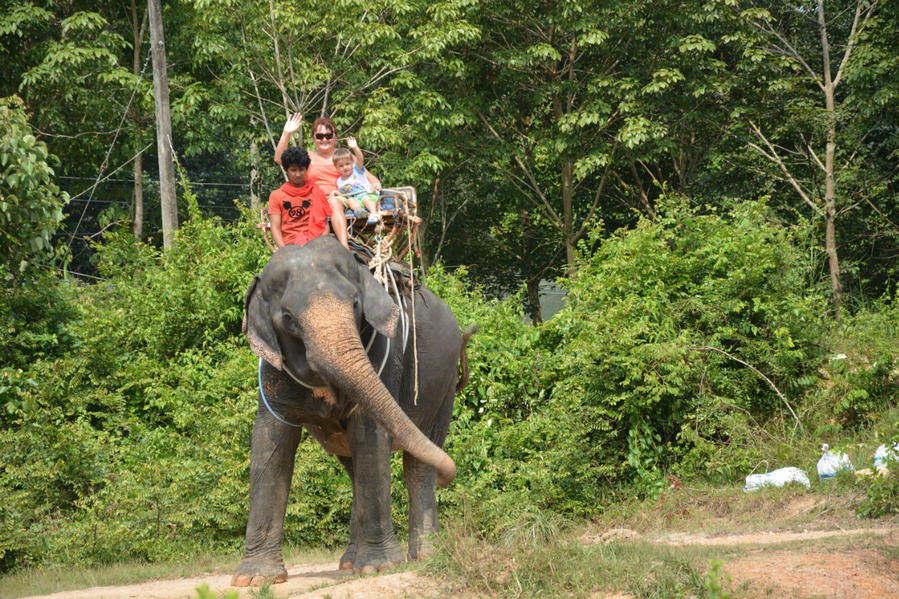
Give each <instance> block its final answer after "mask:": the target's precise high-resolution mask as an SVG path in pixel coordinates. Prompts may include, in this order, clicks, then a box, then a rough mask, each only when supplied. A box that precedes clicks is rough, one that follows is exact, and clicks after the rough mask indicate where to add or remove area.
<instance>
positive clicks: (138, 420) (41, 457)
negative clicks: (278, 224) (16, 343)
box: [0, 216, 267, 569]
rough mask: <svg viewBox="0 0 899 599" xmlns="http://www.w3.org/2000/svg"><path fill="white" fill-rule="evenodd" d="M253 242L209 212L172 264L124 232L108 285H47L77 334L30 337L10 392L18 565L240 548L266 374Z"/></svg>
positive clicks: (9, 381) (105, 257)
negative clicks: (255, 307)
mask: <svg viewBox="0 0 899 599" xmlns="http://www.w3.org/2000/svg"><path fill="white" fill-rule="evenodd" d="M254 233H255V231H254V230H253V228H252V226H251V225H250V224H249V223H242V224H241V226H239V227H223V226H222V225H221V223H220V222H218V221H217V220H216V219H203V218H202V217H199V216H196V218H194V219H191V220H189V221H188V222H186V223H184V226H183V227H182V229H181V230H180V231H179V235H178V241H177V245H176V247H175V248H174V249H172V250H171V251H170V252H168V253H167V254H166V255H162V254H160V253H159V252H158V251H157V250H155V249H153V248H151V247H149V246H146V245H143V244H135V243H134V242H133V241H132V240H131V239H130V236H129V234H128V232H113V233H110V234H109V235H108V238H107V239H106V241H105V242H103V243H101V244H99V246H98V254H97V255H98V256H99V261H100V266H101V269H102V272H103V273H104V274H107V275H108V279H107V280H105V281H103V282H100V283H97V284H95V285H92V286H83V287H76V286H57V287H52V286H51V287H49V289H51V290H54V291H55V293H56V294H57V297H58V298H59V299H60V300H61V301H60V305H59V306H58V307H57V308H56V309H57V310H58V311H59V314H69V315H70V318H69V319H68V320H65V322H64V327H63V330H64V332H65V334H66V335H67V336H68V337H65V338H57V339H54V338H51V336H49V335H47V336H45V337H44V338H43V339H40V338H32V340H31V342H30V343H31V345H30V346H26V347H24V348H22V349H19V354H21V355H23V356H25V355H26V354H27V356H28V357H29V358H30V362H28V363H25V364H22V365H21V367H20V368H18V369H12V368H5V369H4V371H3V385H2V386H0V389H2V397H3V399H4V402H3V405H4V411H3V415H2V419H0V422H2V424H3V426H2V429H0V455H2V461H3V463H4V464H6V466H5V467H4V469H3V471H2V472H0V488H2V489H3V492H4V496H5V497H9V501H7V502H6V505H5V506H4V508H3V511H2V513H0V518H2V525H3V527H4V529H8V530H15V531H17V535H14V536H13V537H12V538H8V537H4V541H3V543H2V545H0V564H2V565H3V568H4V569H6V568H9V567H10V566H13V565H25V564H29V563H59V562H69V563H107V562H110V561H113V560H117V559H121V558H122V557H123V556H128V557H133V558H138V559H145V560H151V561H156V560H160V559H164V558H166V557H169V556H173V555H176V554H181V553H183V552H184V551H185V550H184V547H185V546H190V547H192V548H193V549H191V551H200V550H204V549H210V548H222V547H228V548H234V547H236V546H237V544H238V543H239V539H240V536H241V530H242V529H243V526H244V523H242V522H241V521H242V520H243V519H245V509H246V495H247V493H246V491H247V488H246V476H247V469H248V465H249V436H250V428H251V422H252V416H253V413H254V410H255V376H254V373H255V367H256V360H255V358H254V357H253V355H252V353H251V352H249V351H247V348H246V346H245V343H244V342H243V340H242V336H241V335H240V319H241V315H242V297H243V292H244V290H245V288H246V286H247V284H248V283H249V281H250V279H251V278H252V276H253V274H254V273H255V272H257V271H258V270H260V269H261V265H262V264H263V263H264V260H265V257H266V254H267V250H266V249H265V247H264V245H263V244H261V243H260V241H259V239H258V236H257V235H255V234H254ZM63 291H65V292H66V293H62V292H63ZM59 320H60V321H62V317H60V318H59ZM51 322H54V321H51ZM56 323H57V324H62V322H59V321H56ZM25 339H27V337H25ZM18 531H21V532H18ZM200 532H202V535H201V536H200V537H199V538H201V539H202V542H196V539H197V538H198V537H197V535H198V534H199V533H200ZM188 539H190V543H188Z"/></svg>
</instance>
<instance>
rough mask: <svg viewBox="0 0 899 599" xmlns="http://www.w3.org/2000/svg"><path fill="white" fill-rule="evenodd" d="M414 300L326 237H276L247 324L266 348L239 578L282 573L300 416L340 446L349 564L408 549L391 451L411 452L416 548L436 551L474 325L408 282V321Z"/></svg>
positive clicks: (378, 560)
mask: <svg viewBox="0 0 899 599" xmlns="http://www.w3.org/2000/svg"><path fill="white" fill-rule="evenodd" d="M412 307H413V306H412V299H411V298H410V297H408V293H407V295H406V296H405V298H404V302H403V305H402V307H400V306H398V305H397V304H396V303H394V301H393V300H392V299H391V297H390V296H389V295H388V294H387V292H386V291H385V290H384V288H383V287H382V286H381V285H380V284H379V283H378V282H377V281H376V280H375V279H374V277H372V275H371V274H370V273H369V272H368V270H367V268H365V266H363V265H362V264H361V263H359V262H358V261H357V260H356V258H355V257H354V256H353V255H352V254H350V253H349V252H348V251H347V250H345V249H344V248H343V247H342V246H340V244H339V243H338V242H337V241H336V240H335V239H334V238H331V237H320V238H317V239H315V240H313V241H311V242H310V243H308V244H306V245H305V246H302V247H298V246H285V247H283V248H281V249H280V250H278V252H276V253H275V254H274V255H273V256H272V258H271V260H269V263H268V264H267V265H266V267H265V269H264V270H263V272H262V274H261V275H258V276H257V277H256V278H255V279H254V280H253V283H252V284H251V285H250V288H249V290H248V291H247V295H246V298H245V318H244V333H245V334H246V336H247V339H248V341H249V342H250V347H251V348H252V349H253V351H254V352H255V353H256V354H257V355H258V356H259V357H260V358H261V360H260V366H259V381H260V393H259V405H258V408H257V413H256V422H255V424H254V427H253V439H252V450H251V458H250V514H249V519H248V522H247V531H246V552H245V556H244V559H243V562H242V563H241V564H240V566H239V567H238V568H237V571H236V573H235V574H234V578H233V579H232V584H233V585H235V586H248V585H259V584H263V583H266V582H279V581H283V580H286V576H287V570H286V569H285V567H284V563H283V560H282V555H281V541H282V534H283V526H284V517H285V511H286V508H287V500H288V495H289V492H290V481H291V478H292V476H293V467H294V458H295V453H296V449H297V445H298V443H299V440H300V431H301V428H305V429H306V430H307V431H308V432H309V433H310V434H311V435H312V436H313V437H314V438H315V439H316V440H318V441H319V443H321V445H322V447H324V448H325V450H326V451H328V452H329V453H333V454H335V455H337V457H338V459H339V460H340V461H341V463H342V464H343V466H344V468H345V469H346V471H347V473H348V474H349V476H350V480H351V482H352V488H353V505H352V512H351V517H350V543H349V547H348V548H347V550H346V553H344V555H343V557H342V558H341V563H340V567H341V569H353V570H354V571H355V572H363V573H365V572H374V571H378V570H381V569H383V568H386V567H390V566H393V565H396V564H397V563H399V562H402V561H403V560H404V559H405V558H406V555H405V554H404V552H403V551H402V548H401V547H400V545H399V543H398V542H397V540H396V536H395V535H394V531H393V523H392V521H391V510H390V454H391V453H392V452H393V451H394V450H402V451H403V452H404V456H403V468H404V470H405V477H406V485H407V487H408V493H409V552H408V555H409V557H411V558H417V557H419V556H420V555H421V554H422V553H423V552H425V551H427V550H428V548H429V541H428V538H427V537H428V536H429V535H430V534H431V533H434V532H436V530H437V528H438V522H437V502H436V498H435V492H434V488H435V485H437V484H439V485H441V486H445V485H447V484H449V482H450V481H452V479H453V477H454V476H455V473H456V467H455V464H454V463H453V461H452V459H450V457H449V456H448V455H446V453H444V451H443V450H442V449H441V447H442V445H443V441H444V440H445V438H446V434H447V431H448V430H449V422H450V417H451V416H452V412H453V396H454V395H455V392H456V388H457V385H460V381H459V360H460V357H461V358H462V363H463V373H466V372H467V370H466V368H467V367H466V361H465V359H464V351H465V350H464V348H465V343H466V342H467V340H468V337H469V336H470V334H471V333H472V332H474V329H470V330H469V331H467V332H466V335H465V337H464V339H463V335H462V334H461V333H460V331H459V325H458V323H457V322H456V319H455V318H454V317H453V315H452V313H451V312H450V310H449V308H447V307H446V305H445V304H444V303H443V302H442V301H441V300H440V299H439V298H437V297H436V296H435V295H434V294H432V293H431V292H430V291H428V290H427V289H424V288H418V289H416V290H415V292H414V323H413V321H412V319H411V318H410V315H411V314H412V313H413V310H412ZM413 325H414V334H413V332H412V330H411V329H412V328H413ZM375 332H377V334H375ZM373 336H374V338H372V337H373ZM404 340H405V343H404ZM413 347H417V349H418V354H417V355H418V360H417V365H416V360H415V357H414V356H413ZM416 367H417V372H418V385H417V393H418V395H417V398H416V396H415V391H416V385H415V380H414V377H415V372H416ZM465 378H467V377H465V376H463V382H462V383H461V384H464V379H465Z"/></svg>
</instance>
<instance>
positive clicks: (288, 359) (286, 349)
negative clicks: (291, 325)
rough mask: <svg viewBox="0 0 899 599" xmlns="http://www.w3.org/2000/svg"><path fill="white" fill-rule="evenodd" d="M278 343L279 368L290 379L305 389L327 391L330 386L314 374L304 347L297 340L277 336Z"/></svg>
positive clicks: (317, 374) (318, 375)
mask: <svg viewBox="0 0 899 599" xmlns="http://www.w3.org/2000/svg"><path fill="white" fill-rule="evenodd" d="M278 343H279V344H280V345H281V350H282V355H283V356H285V358H284V359H282V363H281V367H282V368H283V370H284V372H286V373H287V374H288V375H289V376H290V378H292V379H293V380H295V381H296V382H297V383H299V384H300V385H302V386H303V387H306V388H307V389H328V388H330V386H329V385H328V383H327V382H326V381H325V379H324V378H322V377H321V375H320V374H319V373H317V372H315V371H314V370H313V369H312V368H311V366H310V365H309V359H308V358H307V356H306V345H305V344H304V343H303V342H302V341H301V340H299V339H293V338H291V337H289V336H282V335H278Z"/></svg>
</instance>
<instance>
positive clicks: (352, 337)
mask: <svg viewBox="0 0 899 599" xmlns="http://www.w3.org/2000/svg"><path fill="white" fill-rule="evenodd" d="M335 312H336V313H335ZM340 312H341V310H337V311H335V310H333V309H332V310H331V314H330V315H329V318H328V320H329V322H328V324H322V323H321V322H319V323H317V324H312V325H311V326H308V325H307V326H304V327H303V328H304V329H305V330H306V332H307V333H308V334H307V335H306V339H307V357H308V359H309V361H310V365H312V366H313V368H314V369H315V370H316V371H318V372H319V373H320V374H322V375H323V376H324V377H325V379H326V380H329V381H332V382H334V383H335V384H336V386H338V387H339V388H341V389H342V390H343V391H344V392H345V393H346V394H347V396H348V397H349V398H350V399H352V400H353V401H355V402H356V403H357V404H358V405H359V406H360V407H361V408H362V409H363V410H364V411H365V412H366V413H367V414H368V415H369V416H371V417H372V418H373V419H374V420H375V421H376V422H378V424H380V425H381V426H383V427H384V429H385V430H386V431H387V433H388V434H389V435H390V436H391V437H393V438H394V439H395V440H396V441H397V444H398V445H399V446H400V447H401V448H402V449H403V450H404V451H408V452H409V453H410V454H412V455H414V456H415V457H416V458H418V459H419V460H421V461H422V462H424V463H426V464H428V465H430V466H432V467H433V468H434V469H435V470H436V471H437V484H438V485H439V486H440V487H446V486H447V485H449V484H450V483H451V482H452V480H453V479H454V478H455V476H456V465H455V464H454V463H453V460H452V458H450V457H449V456H448V455H447V454H446V453H445V452H444V451H443V450H442V449H440V448H439V447H437V445H435V444H434V443H433V442H432V441H431V440H430V439H428V437H427V436H426V435H425V434H424V433H422V432H421V430H419V428H418V427H417V426H415V424H414V423H413V422H412V421H411V420H410V419H409V417H408V416H407V415H406V413H405V412H404V411H403V410H402V408H400V406H399V404H397V402H396V400H394V398H393V396H392V395H391V394H390V391H388V390H387V387H385V386H384V384H383V383H382V382H381V379H380V378H378V375H377V373H375V370H374V368H373V367H372V364H371V361H370V360H369V358H368V354H366V353H365V349H364V348H363V347H362V341H361V340H360V338H359V334H358V332H357V329H356V325H355V322H354V320H353V319H352V316H351V315H350V314H340ZM335 322H339V325H338V326H334V324H335ZM313 327H314V328H316V329H318V330H316V331H315V332H314V333H313V332H311V330H310V329H311V328H313Z"/></svg>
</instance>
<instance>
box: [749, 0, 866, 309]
mask: <svg viewBox="0 0 899 599" xmlns="http://www.w3.org/2000/svg"><path fill="white" fill-rule="evenodd" d="M878 8H879V5H878V1H877V0H851V1H840V2H837V1H832V2H827V3H825V1H824V0H815V1H814V2H805V3H801V4H799V5H791V4H782V3H770V4H768V5H766V6H764V7H763V6H757V7H753V8H749V9H746V10H744V11H743V13H742V15H743V16H744V17H745V18H747V19H748V21H749V22H750V23H751V24H752V25H754V26H755V27H756V29H757V30H758V32H759V33H760V36H759V38H757V41H756V43H755V49H756V52H757V55H763V56H768V57H770V59H772V60H774V61H777V62H778V63H779V64H780V65H782V66H783V67H784V70H785V71H786V72H785V73H784V74H782V75H781V77H780V78H778V80H777V82H776V84H777V85H779V86H782V87H783V88H787V89H791V90H792V91H793V92H794V94H795V96H794V101H795V100H799V102H800V103H801V105H803V106H804V108H805V109H804V110H803V111H802V112H801V113H800V114H799V117H800V118H799V120H798V121H797V120H792V119H790V120H788V121H787V122H786V123H781V124H780V125H779V126H777V125H773V124H768V125H766V124H759V123H756V122H755V121H753V120H749V121H748V123H747V124H748V127H749V130H750V131H751V133H752V134H753V136H754V137H755V140H754V141H751V142H750V143H749V146H750V147H751V148H753V149H754V150H755V151H757V152H758V153H759V154H760V155H761V156H763V157H764V158H765V159H766V160H767V161H768V162H769V164H770V165H771V167H772V168H773V169H776V171H775V172H776V176H777V177H778V178H779V179H781V180H783V181H785V182H786V183H788V184H789V185H790V186H791V187H792V189H793V190H794V191H795V193H796V195H797V196H798V197H799V198H800V199H801V200H802V202H803V203H804V204H805V205H806V206H807V207H808V208H809V209H810V210H811V213H812V214H813V215H814V216H815V217H816V218H819V219H821V220H822V221H823V225H824V249H825V253H826V256H827V264H828V270H829V273H830V286H831V295H832V300H833V306H834V313H835V315H836V318H839V316H840V313H841V307H842V303H843V282H842V278H841V274H840V257H839V250H838V242H837V221H838V219H839V218H840V217H841V215H843V214H844V213H845V212H846V211H847V210H851V209H852V207H853V206H852V204H853V203H852V201H851V200H850V197H851V192H852V190H851V186H852V185H853V184H854V183H857V181H852V179H853V178H854V177H853V176H852V173H853V171H855V170H856V168H857V162H856V161H857V160H859V159H862V158H863V157H864V156H865V154H866V152H865V151H864V150H865V148H864V144H865V143H866V138H867V137H868V134H869V133H870V131H859V130H858V128H856V127H853V126H852V125H851V123H852V121H854V120H857V119H858V116H859V115H858V113H857V107H855V106H853V102H852V94H851V92H850V91H849V90H846V89H845V88H846V81H847V80H848V79H849V78H850V77H851V73H852V71H853V70H859V69H864V68H865V66H866V65H865V62H866V58H865V57H866V55H868V52H867V48H866V47H865V45H866V44H867V43H868V42H869V41H870V39H871V38H870V37H868V36H866V34H867V33H868V30H869V28H871V27H873V26H876V24H877V20H876V19H873V17H874V16H875V15H876V13H877V9H878ZM860 44H861V45H860ZM858 55H861V58H859V57H858ZM814 95H817V97H818V99H817V101H815V100H814ZM803 96H804V98H805V101H803V99H802V97H803ZM844 173H845V174H847V175H849V176H848V177H847V176H844Z"/></svg>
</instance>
